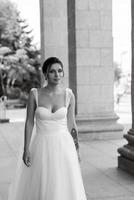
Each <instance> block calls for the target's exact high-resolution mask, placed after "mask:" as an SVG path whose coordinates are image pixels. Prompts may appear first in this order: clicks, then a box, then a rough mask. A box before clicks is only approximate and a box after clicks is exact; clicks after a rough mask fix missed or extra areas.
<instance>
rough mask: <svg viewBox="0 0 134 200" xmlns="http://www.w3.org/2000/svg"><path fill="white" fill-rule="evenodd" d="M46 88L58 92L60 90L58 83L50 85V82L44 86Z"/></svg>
mask: <svg viewBox="0 0 134 200" xmlns="http://www.w3.org/2000/svg"><path fill="white" fill-rule="evenodd" d="M46 88H47V89H48V90H49V91H50V92H58V91H60V90H61V85H60V84H58V85H52V84H48V85H47V86H46Z"/></svg>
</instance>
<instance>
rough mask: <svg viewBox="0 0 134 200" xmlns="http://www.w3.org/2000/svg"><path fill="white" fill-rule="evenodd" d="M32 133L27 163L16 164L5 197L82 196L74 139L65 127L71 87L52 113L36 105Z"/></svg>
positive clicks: (82, 199)
mask: <svg viewBox="0 0 134 200" xmlns="http://www.w3.org/2000/svg"><path fill="white" fill-rule="evenodd" d="M32 90H33V93H34V95H35V99H36V103H37V108H36V111H35V117H36V133H35V135H34V138H33V139H32V141H31V144H30V155H31V166H30V167H27V166H25V165H24V163H23V161H22V160H21V162H20V163H19V164H18V167H17V171H16V176H15V178H14V180H13V182H12V184H11V186H10V189H9V196H8V200H86V195H85V190H84V186H83V180H82V176H81V170H80V165H79V161H78V157H77V152H76V149H75V145H74V141H73V138H72V136H71V134H70V133H69V131H68V129H67V109H68V105H69V100H70V96H71V92H72V91H71V89H69V88H66V102H65V106H64V107H61V108H60V109H58V110H57V111H56V112H54V113H52V112H51V111H49V110H48V109H47V108H45V107H41V106H38V94H37V89H36V88H33V89H32Z"/></svg>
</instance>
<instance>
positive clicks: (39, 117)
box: [32, 88, 72, 134]
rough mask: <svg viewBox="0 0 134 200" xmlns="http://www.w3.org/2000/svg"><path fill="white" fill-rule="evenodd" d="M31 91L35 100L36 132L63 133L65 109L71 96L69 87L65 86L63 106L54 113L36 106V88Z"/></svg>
mask: <svg viewBox="0 0 134 200" xmlns="http://www.w3.org/2000/svg"><path fill="white" fill-rule="evenodd" d="M32 90H33V93H34V96H35V100H36V105H37V107H36V110H35V118H36V131H37V133H43V134H50V133H56V134H57V133H61V132H62V133H63V132H66V131H67V130H68V129H67V110H68V106H69V102H70V98H71V92H72V91H71V89H69V88H66V95H65V96H66V98H65V106H62V107H61V108H59V109H58V110H56V111H55V112H54V113H53V112H51V111H50V110H49V109H47V108H45V107H43V106H38V93H37V89H36V88H33V89H32Z"/></svg>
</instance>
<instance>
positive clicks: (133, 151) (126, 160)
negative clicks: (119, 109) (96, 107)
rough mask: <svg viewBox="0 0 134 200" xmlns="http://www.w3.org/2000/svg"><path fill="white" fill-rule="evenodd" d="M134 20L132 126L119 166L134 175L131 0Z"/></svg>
mask: <svg viewBox="0 0 134 200" xmlns="http://www.w3.org/2000/svg"><path fill="white" fill-rule="evenodd" d="M131 17H132V18H131V20H132V31H131V36H132V72H131V107H132V128H131V129H130V130H129V131H128V133H127V134H125V135H124V138H125V139H126V140H127V142H128V144H126V145H124V146H123V147H121V148H119V149H118V152H119V154H120V156H119V157H118V167H119V168H121V169H123V170H125V171H127V172H128V173H131V174H133V175H134V1H131Z"/></svg>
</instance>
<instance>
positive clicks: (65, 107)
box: [35, 106, 67, 114]
mask: <svg viewBox="0 0 134 200" xmlns="http://www.w3.org/2000/svg"><path fill="white" fill-rule="evenodd" d="M38 108H44V109H45V110H47V111H48V112H50V113H51V114H55V113H56V112H57V111H59V110H61V109H63V108H66V109H67V107H66V106H62V107H60V108H58V109H57V110H56V111H55V112H52V111H51V110H49V109H48V108H46V107H44V106H38V107H37V108H36V110H37V109H38ZM36 110H35V111H36Z"/></svg>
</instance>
